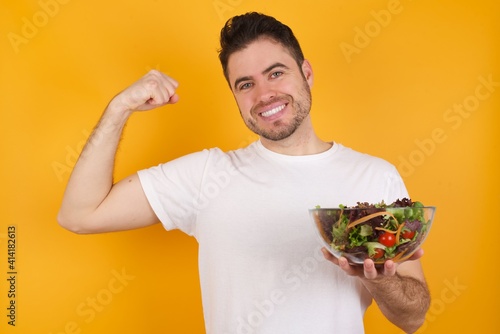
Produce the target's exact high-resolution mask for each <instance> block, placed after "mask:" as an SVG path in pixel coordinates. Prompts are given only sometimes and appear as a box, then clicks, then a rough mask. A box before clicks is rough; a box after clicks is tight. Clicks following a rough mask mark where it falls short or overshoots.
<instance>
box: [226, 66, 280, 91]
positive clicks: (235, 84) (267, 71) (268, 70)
mask: <svg viewBox="0 0 500 334" xmlns="http://www.w3.org/2000/svg"><path fill="white" fill-rule="evenodd" d="M277 67H281V68H284V69H288V66H286V65H285V64H282V63H274V64H272V65H271V66H269V67H267V68H266V69H265V70H263V71H262V72H261V74H262V75H264V74H267V73H269V72H271V71H272V70H274V69H275V68H277ZM251 79H252V77H251V76H245V77H241V78H238V79H236V81H235V82H234V85H233V88H234V89H235V90H236V89H237V88H236V87H238V84H239V83H240V82H242V81H247V80H251Z"/></svg>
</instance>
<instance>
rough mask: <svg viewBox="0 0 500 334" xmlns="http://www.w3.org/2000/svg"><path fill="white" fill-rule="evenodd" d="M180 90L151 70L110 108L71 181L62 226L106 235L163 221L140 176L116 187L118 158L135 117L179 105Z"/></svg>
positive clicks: (94, 132) (60, 214)
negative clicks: (141, 112)
mask: <svg viewBox="0 0 500 334" xmlns="http://www.w3.org/2000/svg"><path fill="white" fill-rule="evenodd" d="M176 88H177V83H176V82H175V81H174V80H172V79H171V78H169V77H167V76H165V75H164V74H162V73H160V72H158V71H151V72H149V73H148V74H146V75H145V76H144V77H143V78H141V79H140V80H139V81H137V82H136V83H135V84H133V85H132V86H130V87H129V88H127V89H126V90H124V91H123V92H122V93H120V94H119V95H117V96H116V97H115V98H114V99H113V100H112V101H111V102H110V103H109V105H108V107H107V108H106V110H105V111H104V113H103V115H102V117H101V119H100V121H99V123H98V125H97V126H96V127H95V129H94V131H93V133H92V135H91V136H90V138H89V139H88V141H87V144H86V145H85V147H84V149H83V150H82V153H81V154H80V157H79V159H78V161H77V163H76V165H75V167H74V169H73V172H72V174H71V176H70V179H69V181H68V184H67V187H66V191H65V193H64V196H63V200H62V204H61V208H60V210H59V214H58V217H57V219H58V222H59V224H60V225H61V226H63V227H64V228H66V229H68V230H70V231H73V232H75V233H100V232H111V231H119V230H128V229H133V228H139V227H145V226H149V225H152V224H154V223H156V222H157V221H158V219H157V218H156V215H155V214H154V212H153V210H152V209H151V207H150V205H149V203H148V201H147V199H146V196H145V194H144V192H143V190H142V187H141V184H140V182H139V178H138V176H137V174H134V175H131V176H129V177H127V178H125V179H124V180H122V181H120V182H118V183H116V184H114V182H113V172H114V165H115V156H116V152H117V149H118V145H119V142H120V138H121V136H122V132H123V129H124V127H125V125H126V123H127V121H128V119H129V117H130V115H131V114H132V112H133V111H135V110H150V109H153V108H156V107H158V106H162V105H165V104H167V103H175V102H177V100H178V97H177V95H176V94H175V89H176Z"/></svg>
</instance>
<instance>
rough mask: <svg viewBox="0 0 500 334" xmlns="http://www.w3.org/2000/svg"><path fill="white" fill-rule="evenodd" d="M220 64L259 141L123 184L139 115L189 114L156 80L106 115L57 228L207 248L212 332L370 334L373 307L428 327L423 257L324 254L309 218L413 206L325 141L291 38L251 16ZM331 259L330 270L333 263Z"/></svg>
mask: <svg viewBox="0 0 500 334" xmlns="http://www.w3.org/2000/svg"><path fill="white" fill-rule="evenodd" d="M219 58H220V60H221V63H222V67H223V71H224V75H225V77H226V79H227V81H228V84H229V86H230V89H231V91H232V92H233V94H234V97H235V99H236V102H237V104H238V107H239V110H240V113H241V116H242V118H243V121H244V122H245V124H246V125H247V126H248V128H249V129H251V130H252V131H254V132H255V133H256V134H258V135H259V137H260V139H259V140H258V141H256V142H254V143H252V144H251V145H249V146H248V147H246V148H243V149H240V150H236V151H231V152H222V151H221V150H219V149H216V148H214V149H209V150H204V151H201V152H196V153H192V154H189V155H187V156H184V157H181V158H178V159H176V160H174V161H171V162H168V163H165V164H162V165H160V166H157V167H152V168H149V169H147V170H142V171H139V172H138V173H135V174H134V175H131V176H130V177H127V178H125V179H124V180H122V181H120V182H118V183H116V184H113V179H112V175H113V168H114V157H115V153H116V150H117V146H118V142H119V140H120V136H121V134H122V129H123V127H124V126H125V124H126V122H127V120H128V118H129V117H130V115H131V114H132V113H133V112H135V111H145V110H150V109H153V108H157V107H159V106H163V105H166V104H173V103H176V102H177V101H178V96H177V95H176V88H177V86H178V84H177V82H176V81H175V80H174V79H172V78H170V77H168V76H166V75H164V74H162V73H160V72H158V71H151V72H149V73H148V74H146V75H145V76H144V77H143V78H141V79H140V80H139V81H137V82H136V83H134V84H133V85H131V86H130V87H128V88H127V89H125V90H124V91H122V92H121V93H120V94H118V95H117V96H116V97H114V98H113V99H112V101H111V102H110V103H109V105H108V106H107V108H106V110H105V112H104V113H103V115H102V118H101V120H100V122H99V124H98V125H97V127H96V129H95V130H94V135H95V133H98V134H100V136H101V138H102V136H104V138H105V140H102V139H101V140H100V141H99V142H98V143H94V142H93V140H92V137H91V138H90V139H89V142H88V143H87V145H86V147H85V148H84V150H83V151H82V154H81V157H80V159H79V161H78V162H77V164H76V166H75V168H74V171H73V173H72V175H71V177H70V180H69V182H68V186H67V190H66V193H65V196H64V199H63V203H62V206H61V209H60V213H59V216H58V219H59V222H60V224H61V225H62V226H63V227H65V228H67V229H69V230H71V231H74V232H76V233H99V232H110V231H118V230H126V229H133V228H140V227H144V226H149V225H152V224H155V223H157V222H158V220H159V221H161V222H162V224H163V225H164V226H165V228H166V229H167V230H171V229H180V230H182V231H184V232H185V233H187V234H189V235H192V236H194V237H195V238H196V239H197V241H198V243H199V254H200V255H199V270H200V280H201V287H202V298H203V307H204V317H205V324H206V329H207V332H208V333H215V334H220V333H272V334H276V333H286V334H290V333H314V334H322V333H325V334H326V333H342V334H344V333H363V331H364V329H363V315H364V312H365V310H366V308H367V307H368V306H369V304H370V303H371V301H372V299H374V300H375V301H376V302H377V304H378V305H379V307H380V309H381V311H382V312H383V313H384V315H385V316H386V317H387V318H388V319H389V320H390V321H391V322H393V323H394V324H395V325H397V326H399V327H400V328H402V329H403V330H405V331H406V332H409V333H411V332H414V331H416V330H417V329H418V328H419V326H420V325H421V324H422V323H423V321H424V316H425V313H426V311H427V309H428V306H429V293H428V289H427V286H426V283H425V278H424V275H423V272H422V268H421V265H420V262H419V260H418V258H419V257H420V256H422V251H419V252H418V253H417V254H416V255H415V256H413V258H412V259H411V260H412V261H406V262H404V263H401V264H395V263H394V262H392V261H388V262H386V264H385V266H384V268H382V269H380V270H377V269H376V268H375V266H374V264H373V261H371V260H369V259H368V260H366V261H365V263H364V266H359V267H355V266H350V265H349V264H348V263H347V261H346V259H345V258H340V259H335V258H333V256H331V255H329V253H328V252H327V251H326V250H325V249H320V248H319V246H318V243H317V239H316V235H315V231H314V230H313V227H312V224H311V222H310V221H309V219H310V218H309V216H308V215H309V213H308V209H309V208H313V207H314V206H316V205H321V206H322V207H331V206H338V205H339V204H346V205H354V204H355V203H356V202H358V201H360V202H372V203H377V202H380V201H382V200H384V201H386V202H392V201H394V200H396V199H398V198H403V197H407V196H408V194H407V192H406V189H405V186H404V184H403V182H402V180H401V177H400V176H399V174H398V173H397V171H396V170H395V168H394V167H393V166H392V165H390V164H389V163H387V162H385V161H383V160H381V159H378V158H375V157H371V156H368V155H365V154H361V153H357V152H355V151H353V150H351V149H348V148H346V147H344V146H342V145H341V144H338V143H332V142H325V141H322V140H321V139H319V138H318V136H317V135H316V134H315V132H314V129H313V127H312V123H311V118H310V109H311V93H310V88H311V86H312V84H313V70H312V68H311V65H310V63H309V62H308V61H307V60H305V59H304V56H303V54H302V51H301V49H300V46H299V43H298V42H297V40H296V38H295V37H294V35H293V33H292V31H291V30H290V29H289V28H288V27H287V26H285V25H283V24H282V23H280V22H278V21H277V20H275V19H274V18H272V17H269V16H266V15H262V14H258V13H248V14H245V15H241V16H237V17H234V18H233V19H231V20H229V21H228V22H227V23H226V25H225V27H224V28H223V29H222V31H221V51H220V54H219ZM325 259H327V260H329V261H330V262H333V263H334V264H336V265H332V263H330V262H328V261H325Z"/></svg>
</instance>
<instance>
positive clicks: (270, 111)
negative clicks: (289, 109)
mask: <svg viewBox="0 0 500 334" xmlns="http://www.w3.org/2000/svg"><path fill="white" fill-rule="evenodd" d="M285 107H286V105H285V104H283V105H281V106H278V107H276V108H273V109H271V110H268V111H264V112H262V113H260V115H261V116H263V117H269V116H272V115H274V114H277V113H279V112H280V111H281V110H283V109H285Z"/></svg>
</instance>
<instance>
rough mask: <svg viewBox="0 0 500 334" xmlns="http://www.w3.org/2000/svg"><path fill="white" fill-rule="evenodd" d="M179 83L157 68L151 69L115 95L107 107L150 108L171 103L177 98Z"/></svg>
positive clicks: (143, 109)
mask: <svg viewBox="0 0 500 334" xmlns="http://www.w3.org/2000/svg"><path fill="white" fill-rule="evenodd" d="M178 86H179V84H178V83H177V81H175V80H174V79H172V78H171V77H169V76H167V75H165V74H164V73H162V72H159V71H157V70H151V71H149V72H148V73H147V74H146V75H144V76H143V77H142V78H141V79H139V80H138V81H136V82H135V83H133V84H132V85H131V86H129V87H128V88H126V89H125V90H123V91H122V92H121V93H119V94H118V95H116V96H115V97H114V98H113V99H112V100H111V102H110V103H109V106H108V108H110V109H112V110H117V111H119V112H125V113H132V112H134V111H145V110H151V109H154V108H158V107H161V106H164V105H166V104H169V103H170V104H173V103H176V102H177V101H178V100H179V96H178V95H177V94H176V90H177V87H178Z"/></svg>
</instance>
